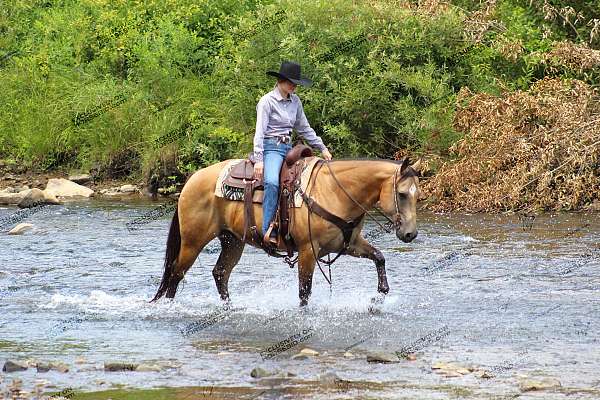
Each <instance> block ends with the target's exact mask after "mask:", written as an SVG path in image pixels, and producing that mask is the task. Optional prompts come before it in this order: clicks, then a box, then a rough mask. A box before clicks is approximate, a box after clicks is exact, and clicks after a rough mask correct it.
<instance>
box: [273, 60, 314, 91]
mask: <svg viewBox="0 0 600 400" xmlns="http://www.w3.org/2000/svg"><path fill="white" fill-rule="evenodd" d="M267 75H271V76H275V77H277V78H281V79H287V80H288V81H290V82H292V83H295V84H296V85H302V86H306V87H310V86H311V85H312V81H311V80H310V79H308V78H306V77H302V76H301V75H300V64H296V63H295V62H291V61H284V62H282V63H281V67H279V72H275V71H267Z"/></svg>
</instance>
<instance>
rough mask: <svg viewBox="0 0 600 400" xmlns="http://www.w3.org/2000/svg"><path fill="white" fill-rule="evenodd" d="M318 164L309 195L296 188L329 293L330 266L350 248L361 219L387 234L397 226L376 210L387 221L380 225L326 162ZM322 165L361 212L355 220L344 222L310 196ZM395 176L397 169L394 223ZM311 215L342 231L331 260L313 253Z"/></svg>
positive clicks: (397, 211)
mask: <svg viewBox="0 0 600 400" xmlns="http://www.w3.org/2000/svg"><path fill="white" fill-rule="evenodd" d="M318 163H319V165H318V168H317V169H316V170H315V172H314V180H313V185H312V186H311V188H310V192H309V194H308V195H307V194H306V193H305V192H304V191H303V190H302V189H301V188H300V186H299V185H298V186H297V190H298V192H299V193H300V195H301V196H302V199H303V200H304V202H305V203H306V206H307V208H308V239H309V241H310V247H311V249H312V253H313V257H314V259H315V261H316V263H317V266H318V267H319V270H320V271H321V273H322V274H323V277H324V278H325V280H326V281H327V283H328V284H329V290H330V291H331V264H333V263H334V262H335V261H336V260H337V259H338V258H339V257H340V256H341V255H343V254H345V253H346V251H347V250H348V248H349V247H350V239H351V237H352V233H353V231H354V229H355V228H356V227H357V226H358V225H360V223H361V221H362V219H363V217H364V216H365V215H366V216H367V217H369V218H371V220H373V221H375V223H377V224H378V225H379V226H380V227H381V228H382V229H383V230H385V231H386V232H387V233H390V232H391V229H390V228H391V227H393V226H395V225H397V222H395V221H394V220H392V219H391V218H389V217H388V216H387V215H385V214H384V213H383V212H382V211H381V210H379V209H376V210H377V211H378V212H379V214H381V215H383V216H384V217H385V218H386V219H387V220H388V222H387V223H386V224H385V225H382V224H381V223H380V222H379V221H377V219H376V218H375V217H374V216H372V215H371V213H370V212H369V211H368V210H367V209H366V208H365V207H363V205H362V204H360V203H359V202H358V201H357V200H356V199H355V198H354V197H353V196H352V195H351V194H350V193H348V191H347V190H346V189H345V188H344V186H343V185H342V184H341V183H340V181H339V180H338V179H337V177H336V176H335V173H334V172H333V170H332V169H331V166H330V165H329V162H328V161H319V162H318ZM323 163H325V164H326V165H327V168H328V169H329V172H331V176H332V177H333V179H334V181H335V183H336V184H337V186H338V187H339V188H340V189H342V191H343V192H344V193H345V194H346V196H348V198H349V199H350V200H351V201H352V202H353V203H354V204H356V205H357V206H358V207H359V208H360V209H361V210H362V211H363V214H361V215H360V216H358V217H357V218H355V219H353V220H351V221H345V220H344V219H342V218H340V217H338V216H337V215H335V214H332V213H331V212H329V211H327V210H326V209H324V208H323V207H321V205H319V204H318V203H317V202H316V201H315V200H314V199H313V198H312V197H311V196H310V195H311V194H312V190H313V189H314V187H315V183H316V182H317V175H318V173H319V171H320V170H321V167H322V166H323ZM397 175H398V169H396V171H394V208H395V211H396V214H395V215H394V219H395V220H396V221H399V215H400V210H399V208H398V199H397V195H396V177H397ZM312 213H315V214H317V215H319V216H320V217H321V218H323V219H325V220H326V221H329V222H331V223H332V224H334V225H335V226H337V227H338V228H339V229H340V230H341V231H342V235H343V237H344V247H343V248H342V249H341V250H340V251H339V253H338V254H337V255H336V256H335V257H334V258H333V260H332V259H331V257H330V256H329V255H327V257H328V260H324V259H323V258H319V256H318V254H317V253H316V251H315V247H314V244H313V240H312V229H311V226H310V225H311V224H310V217H311V214H312ZM321 263H323V264H325V265H327V266H328V268H329V277H327V275H325V271H323V268H322V267H321Z"/></svg>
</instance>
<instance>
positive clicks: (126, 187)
mask: <svg viewBox="0 0 600 400" xmlns="http://www.w3.org/2000/svg"><path fill="white" fill-rule="evenodd" d="M119 191H120V192H121V193H135V192H137V191H138V188H137V187H136V186H135V185H123V186H121V187H120V188H119Z"/></svg>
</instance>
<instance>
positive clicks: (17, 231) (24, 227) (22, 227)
mask: <svg viewBox="0 0 600 400" xmlns="http://www.w3.org/2000/svg"><path fill="white" fill-rule="evenodd" d="M31 228H33V225H31V224H27V223H24V222H23V223H20V224H18V225H17V226H15V227H14V228H12V229H11V230H10V231H8V234H9V235H22V234H23V233H25V232H26V231H28V230H30V229H31Z"/></svg>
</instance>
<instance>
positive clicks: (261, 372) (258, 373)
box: [250, 367, 275, 378]
mask: <svg viewBox="0 0 600 400" xmlns="http://www.w3.org/2000/svg"><path fill="white" fill-rule="evenodd" d="M273 375H275V372H271V371H267V370H266V369H263V368H261V367H256V368H254V369H253V370H252V371H251V372H250V376H251V377H253V378H265V377H267V376H273Z"/></svg>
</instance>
